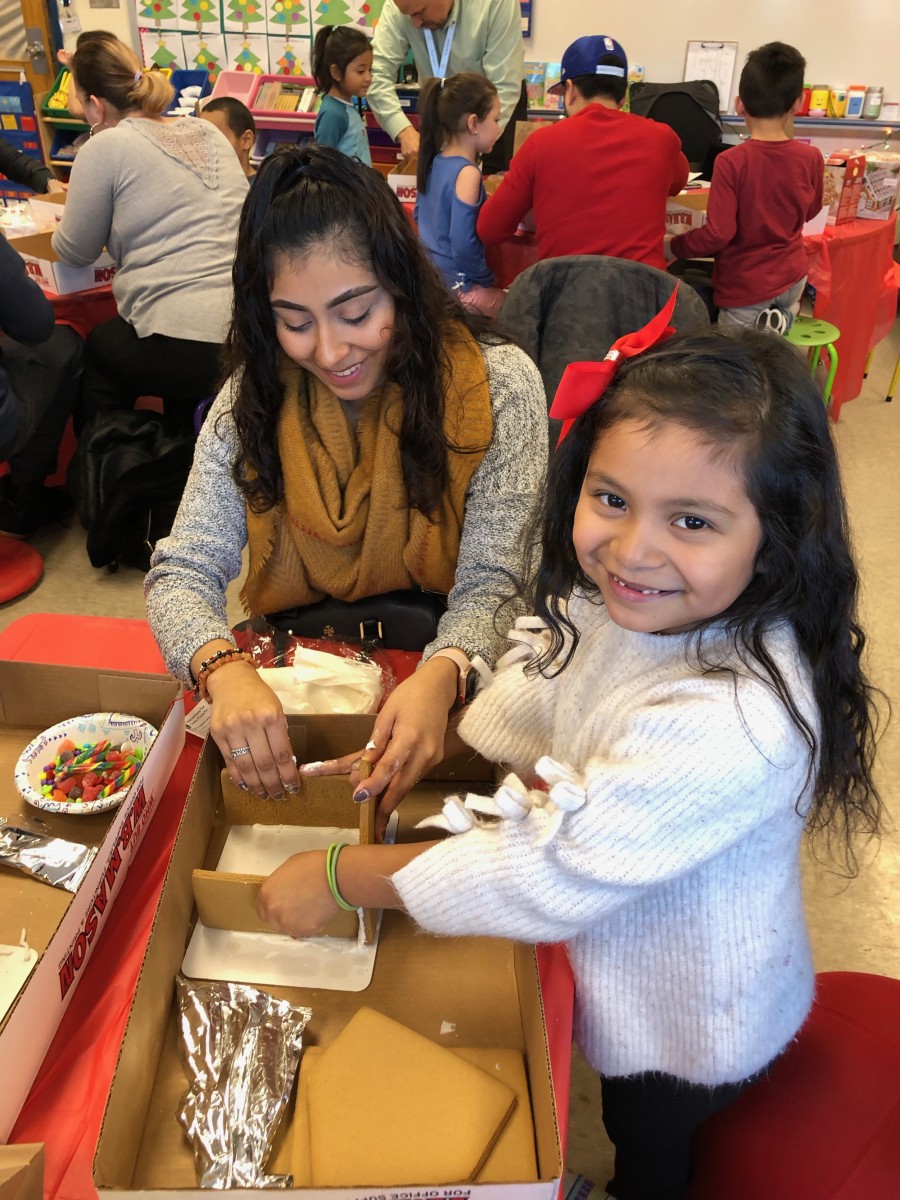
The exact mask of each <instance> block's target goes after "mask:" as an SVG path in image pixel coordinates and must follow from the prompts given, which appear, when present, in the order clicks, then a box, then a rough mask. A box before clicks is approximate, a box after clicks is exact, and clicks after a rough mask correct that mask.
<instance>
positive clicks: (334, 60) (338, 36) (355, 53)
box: [312, 25, 372, 92]
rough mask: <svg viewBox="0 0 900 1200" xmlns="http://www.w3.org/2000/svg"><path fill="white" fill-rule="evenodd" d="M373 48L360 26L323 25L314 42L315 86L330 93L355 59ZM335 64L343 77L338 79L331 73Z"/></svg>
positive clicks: (313, 65) (313, 67) (313, 68)
mask: <svg viewBox="0 0 900 1200" xmlns="http://www.w3.org/2000/svg"><path fill="white" fill-rule="evenodd" d="M371 49H372V43H371V41H370V40H369V38H367V37H366V35H365V34H364V33H363V31H362V30H361V29H354V28H353V26H352V25H325V26H323V28H322V29H320V30H319V32H318V33H317V34H316V40H315V42H313V52H312V73H313V78H314V79H315V81H316V88H317V89H318V90H319V91H320V92H330V91H331V89H332V88H333V87H334V85H335V84H336V83H340V81H341V80H342V79H343V78H344V74H345V72H346V70H347V68H348V67H349V66H350V64H351V63H352V62H353V60H354V58H359V56H360V55H361V54H366V53H367V52H370V51H371ZM332 67H337V69H338V75H339V77H340V78H338V79H335V77H334V76H333V75H332V74H331V68H332Z"/></svg>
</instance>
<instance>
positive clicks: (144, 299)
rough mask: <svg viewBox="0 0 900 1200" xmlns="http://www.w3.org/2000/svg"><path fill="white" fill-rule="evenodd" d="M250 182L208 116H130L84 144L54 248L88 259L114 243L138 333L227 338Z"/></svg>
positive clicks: (127, 316) (118, 284)
mask: <svg viewBox="0 0 900 1200" xmlns="http://www.w3.org/2000/svg"><path fill="white" fill-rule="evenodd" d="M247 188H248V184H247V178H246V176H245V175H244V172H243V171H242V170H241V166H240V163H239V162H238V158H237V155H236V154H235V153H234V151H233V150H232V149H231V147H230V146H229V145H228V142H227V141H226V139H225V138H224V137H223V136H222V134H221V133H220V132H219V131H218V130H217V129H216V128H215V126H214V125H212V124H210V122H209V121H198V120H197V119H196V118H195V117H184V118H182V119H180V120H177V121H150V120H146V119H144V118H131V117H127V118H126V119H125V120H123V121H120V122H119V123H118V125H116V126H115V127H114V128H113V129H105V130H103V131H102V132H101V133H99V134H98V135H97V136H96V137H92V138H91V139H90V141H88V142H86V143H85V144H84V146H82V148H81V149H80V150H79V152H78V157H77V158H76V159H75V162H74V164H73V166H72V175H71V180H70V183H69V194H68V197H67V199H66V206H65V210H64V212H63V219H62V221H61V223H60V225H59V227H58V229H57V230H56V232H55V233H54V234H53V249H54V250H55V251H56V253H57V254H58V255H59V256H60V258H62V259H64V260H65V261H66V262H69V263H74V264H75V265H76V266H85V265H86V264H88V263H91V262H93V261H94V259H95V258H96V257H97V255H98V254H99V253H100V251H101V250H102V249H103V247H104V246H106V248H107V249H108V250H109V253H110V255H111V256H112V258H113V259H114V260H115V262H116V264H117V267H118V270H117V271H116V275H115V279H114V280H113V294H114V295H115V298H116V304H117V306H118V309H119V315H120V316H121V317H123V318H124V320H126V321H127V322H128V323H129V324H130V325H133V326H134V328H135V330H136V331H137V334H138V336H139V337H149V335H150V334H152V333H161V334H165V335H167V336H168V337H175V338H184V339H186V340H187V341H192V342H213V343H218V342H223V341H224V340H225V333H226V331H227V329H228V322H229V320H230V318H231V267H232V263H233V262H234V246H235V240H236V238H237V228H238V220H239V219H240V215H241V206H242V204H243V203H244V199H245V197H246V195H247Z"/></svg>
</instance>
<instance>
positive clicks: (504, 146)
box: [481, 81, 528, 175]
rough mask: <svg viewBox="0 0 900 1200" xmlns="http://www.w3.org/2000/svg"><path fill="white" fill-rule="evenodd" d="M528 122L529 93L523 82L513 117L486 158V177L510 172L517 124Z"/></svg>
mask: <svg viewBox="0 0 900 1200" xmlns="http://www.w3.org/2000/svg"><path fill="white" fill-rule="evenodd" d="M527 120H528V93H527V92H526V90H525V83H524V81H523V82H522V91H521V92H520V93H519V99H518V100H517V101H516V107H515V108H514V109H513V111H512V116H511V117H510V118H509V122H508V124H507V126H506V128H505V129H504V130H503V132H502V133H501V134H500V136H499V138H498V139H497V141H496V142H495V143H494V146H493V149H491V150H489V151H488V153H487V154H486V155H485V156H484V162H483V163H482V164H481V169H482V171H484V173H485V175H494V174H496V172H498V171H508V170H509V160H510V159H511V158H512V156H513V147H514V146H515V144H516V122H518V121H527Z"/></svg>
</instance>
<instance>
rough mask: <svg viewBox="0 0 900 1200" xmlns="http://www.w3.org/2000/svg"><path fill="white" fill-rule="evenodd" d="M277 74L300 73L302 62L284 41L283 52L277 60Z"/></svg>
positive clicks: (301, 72) (301, 71)
mask: <svg viewBox="0 0 900 1200" xmlns="http://www.w3.org/2000/svg"><path fill="white" fill-rule="evenodd" d="M278 74H279V75H302V74H303V63H302V62H301V61H300V59H299V58H298V57H297V55H296V54H295V53H294V51H293V50H292V49H291V47H290V43H285V47H284V53H283V54H282V56H281V58H279V60H278Z"/></svg>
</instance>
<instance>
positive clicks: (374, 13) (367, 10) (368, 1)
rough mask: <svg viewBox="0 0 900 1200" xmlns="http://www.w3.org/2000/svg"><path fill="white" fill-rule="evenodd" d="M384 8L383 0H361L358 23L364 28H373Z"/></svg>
mask: <svg viewBox="0 0 900 1200" xmlns="http://www.w3.org/2000/svg"><path fill="white" fill-rule="evenodd" d="M383 8H384V0H363V3H362V4H361V5H360V6H359V24H360V25H364V26H365V28H366V29H374V28H375V26H376V25H377V24H378V18H379V17H380V16H381V10H382V9H383Z"/></svg>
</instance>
